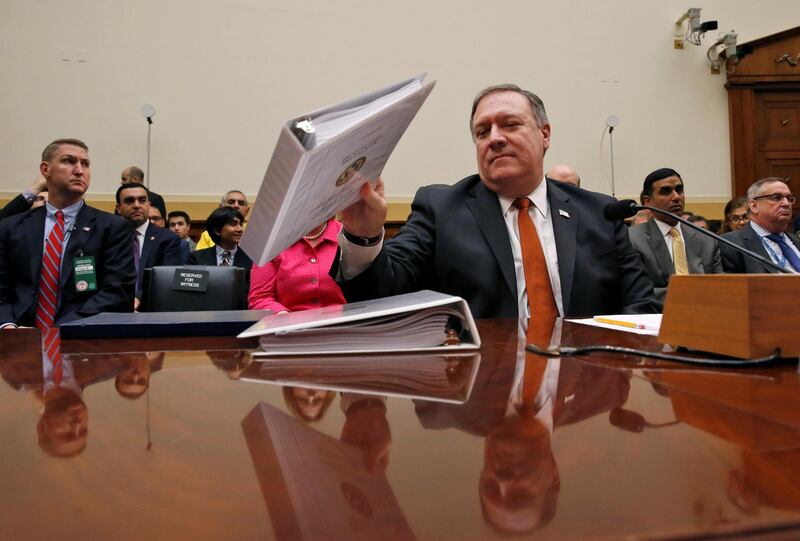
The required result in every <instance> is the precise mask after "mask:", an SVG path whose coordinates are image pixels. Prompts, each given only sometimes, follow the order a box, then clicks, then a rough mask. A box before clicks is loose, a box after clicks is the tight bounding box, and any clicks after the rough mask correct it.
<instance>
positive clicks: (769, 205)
mask: <svg viewBox="0 0 800 541" xmlns="http://www.w3.org/2000/svg"><path fill="white" fill-rule="evenodd" d="M794 203H795V197H794V196H793V195H792V192H791V191H790V190H789V186H787V185H786V181H785V180H784V179H782V178H778V177H767V178H762V179H761V180H758V181H756V182H754V183H753V184H752V185H751V186H750V187H749V188H748V189H747V204H748V205H749V207H750V223H749V224H747V225H746V226H744V227H743V228H741V229H739V230H738V231H732V232H730V233H727V234H726V235H725V238H726V239H728V240H730V241H732V242H734V243H736V244H738V245H739V246H742V247H743V248H747V249H748V250H751V251H753V252H755V253H757V254H759V255H762V256H764V257H766V258H767V259H770V260H772V261H773V262H774V263H776V264H778V265H780V266H781V267H783V268H785V269H787V270H789V271H792V272H800V242H799V241H798V240H797V239H796V238H794V237H793V236H791V235H787V234H786V233H785V230H786V226H787V225H788V224H789V222H790V221H791V220H792V207H793V206H794ZM722 265H723V267H724V268H725V272H731V273H748V274H749V273H764V272H776V271H775V270H773V269H771V268H768V267H767V266H765V265H762V264H761V263H759V262H757V261H754V260H752V259H750V258H748V257H745V256H744V255H743V254H741V253H739V252H737V251H736V250H733V249H731V248H728V247H726V246H722Z"/></svg>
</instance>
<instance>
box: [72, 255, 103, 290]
mask: <svg viewBox="0 0 800 541" xmlns="http://www.w3.org/2000/svg"><path fill="white" fill-rule="evenodd" d="M72 270H73V274H74V275H75V291H77V292H79V293H82V292H84V291H97V271H96V270H95V267H94V256H91V255H87V256H83V257H75V258H73V259H72Z"/></svg>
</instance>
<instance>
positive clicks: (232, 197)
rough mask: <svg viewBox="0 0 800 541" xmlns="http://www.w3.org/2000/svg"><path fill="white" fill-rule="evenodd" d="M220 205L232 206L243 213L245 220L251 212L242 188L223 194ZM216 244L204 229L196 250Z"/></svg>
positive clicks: (244, 225) (244, 224)
mask: <svg viewBox="0 0 800 541" xmlns="http://www.w3.org/2000/svg"><path fill="white" fill-rule="evenodd" d="M219 206H220V207H232V208H235V209H236V210H238V211H239V212H241V213H242V216H244V218H245V220H246V219H247V214H248V213H249V212H250V205H249V204H248V203H247V196H246V195H244V192H242V191H240V190H230V191H229V192H227V193H226V194H225V195H223V196H222V200H221V201H220V203H219ZM246 223H247V222H244V223H243V224H242V227H243V228H244V227H246ZM212 246H214V241H213V240H211V237H210V236H209V234H208V231H203V234H202V235H200V240H199V241H198V242H197V246H196V248H195V250H204V249H205V248H211V247H212Z"/></svg>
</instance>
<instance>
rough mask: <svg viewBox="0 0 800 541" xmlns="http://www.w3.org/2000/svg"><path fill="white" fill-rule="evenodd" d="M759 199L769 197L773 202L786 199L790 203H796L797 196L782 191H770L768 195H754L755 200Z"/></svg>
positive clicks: (780, 201)
mask: <svg viewBox="0 0 800 541" xmlns="http://www.w3.org/2000/svg"><path fill="white" fill-rule="evenodd" d="M759 199H769V200H770V201H772V202H773V203H782V202H783V200H784V199H786V201H788V202H789V204H790V205H794V203H795V201H797V198H796V197H795V196H793V195H784V194H782V193H769V194H767V195H759V196H758V197H754V198H753V201H758V200H759Z"/></svg>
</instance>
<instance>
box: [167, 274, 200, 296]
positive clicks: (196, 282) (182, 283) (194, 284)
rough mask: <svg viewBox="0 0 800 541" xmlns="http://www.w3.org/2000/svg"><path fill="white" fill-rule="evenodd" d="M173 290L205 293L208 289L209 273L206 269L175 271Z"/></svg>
mask: <svg viewBox="0 0 800 541" xmlns="http://www.w3.org/2000/svg"><path fill="white" fill-rule="evenodd" d="M172 289H177V290H179V291H197V292H200V293H205V291H206V290H207V289H208V271H207V270H204V269H175V276H174V277H173V278H172Z"/></svg>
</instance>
